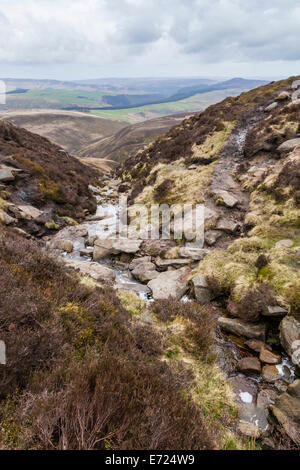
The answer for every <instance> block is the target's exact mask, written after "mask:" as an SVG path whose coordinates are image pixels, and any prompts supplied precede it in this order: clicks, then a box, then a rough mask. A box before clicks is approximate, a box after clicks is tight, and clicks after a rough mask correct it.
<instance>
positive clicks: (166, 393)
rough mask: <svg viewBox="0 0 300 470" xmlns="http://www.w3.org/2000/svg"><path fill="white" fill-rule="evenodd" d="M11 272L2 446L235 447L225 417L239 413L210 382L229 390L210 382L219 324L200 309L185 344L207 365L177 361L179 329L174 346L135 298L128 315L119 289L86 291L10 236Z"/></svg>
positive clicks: (6, 235) (3, 286)
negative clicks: (144, 318)
mask: <svg viewBox="0 0 300 470" xmlns="http://www.w3.org/2000/svg"><path fill="white" fill-rule="evenodd" d="M0 263H1V266H0V298H1V301H0V310H1V315H0V319H1V320H0V332H1V339H2V340H4V341H5V343H6V345H7V357H8V363H7V365H6V366H0V375H1V380H0V384H1V385H0V397H1V401H0V417H1V427H0V445H1V448H2V449H19V448H22V449H214V448H219V447H220V446H224V445H225V444H224V435H223V434H222V433H224V430H223V431H222V426H220V420H221V422H224V424H225V422H226V423H227V422H228V419H229V417H230V416H231V418H230V419H232V414H234V413H233V412H232V411H231V409H232V403H230V400H229V403H227V404H226V406H225V407H224V410H223V409H222V406H221V405H220V404H219V397H218V396H217V395H214V393H213V391H212V392H211V393H210V394H209V395H207V389H206V385H207V386H210V385H213V383H216V380H217V382H218V383H219V384H223V385H222V386H223V387H225V383H226V382H225V379H224V378H221V377H219V378H218V379H216V377H215V376H214V375H213V376H210V374H211V373H212V368H213V367H214V366H212V365H211V363H208V362H207V358H208V356H209V355H210V353H209V347H210V344H211V340H212V336H211V335H212V330H213V327H212V323H211V320H210V319H209V317H208V315H207V314H205V313H201V312H197V309H198V306H196V307H197V308H196V307H193V308H191V307H187V315H185V314H184V316H186V317H187V318H186V320H185V321H187V322H188V323H189V325H188V328H187V336H186V338H185V339H184V338H182V340H183V341H184V342H185V343H186V344H185V345H182V346H180V347H184V348H185V349H186V351H187V353H186V354H189V355H190V356H193V355H195V354H197V355H198V358H199V359H200V362H199V360H198V362H195V360H194V361H193V362H192V366H189V364H187V363H185V362H184V361H179V360H176V363H174V362H173V361H171V362H170V360H169V359H168V356H170V355H171V353H170V344H171V343H170V342H172V341H173V342H174V341H175V338H176V335H175V331H173V333H172V334H169V333H168V335H167V337H166V336H165V334H163V331H160V329H159V328H156V327H151V326H149V325H145V324H144V323H142V322H140V321H139V320H138V318H139V317H138V313H139V312H141V311H142V310H143V308H144V305H143V304H141V303H140V302H137V303H135V304H134V306H133V307H132V306H131V303H132V302H131V299H130V298H126V296H125V297H123V302H125V305H126V308H124V307H123V306H122V303H121V302H120V300H119V299H118V297H117V296H116V295H114V294H113V293H112V291H111V288H99V287H95V286H94V285H90V284H88V285H84V284H83V283H80V282H79V280H77V277H75V274H74V273H73V272H72V271H70V272H69V273H66V272H65V268H63V267H62V266H60V265H58V264H56V263H55V262H54V261H52V260H51V259H49V258H48V257H46V256H45V255H44V254H43V253H42V252H41V251H40V250H39V249H38V248H37V246H36V244H35V243H33V242H29V241H26V240H24V239H22V238H19V237H18V236H17V235H15V234H13V233H10V232H9V231H2V232H1V239H0ZM169 308H172V309H173V306H170V307H169ZM174 308H176V309H177V310H176V311H177V313H179V310H178V308H179V305H177V306H175V307H174ZM189 309H190V311H189ZM198 314H201V321H200V318H198ZM132 315H133V316H132ZM180 318H182V315H181V317H180ZM203 320H204V321H203ZM176 321H177V322H179V323H180V321H181V320H180V319H179V317H176V319H175V323H176ZM175 323H174V324H175ZM194 327H195V328H196V329H194ZM176 341H181V339H180V337H179V336H178V337H177V339H176ZM174 346H175V344H173V346H172V347H174ZM178 347H179V346H178ZM204 353H205V354H204ZM164 357H165V358H166V360H163V358H164ZM20 358H21V359H22V360H20ZM211 360H212V359H210V361H211ZM195 364H197V370H196V369H195V367H196V365H195ZM201 377H202V379H201V380H200V378H201ZM205 384H206V385H205ZM188 390H193V391H194V393H195V394H196V395H197V400H196V399H195V397H193V396H192V395H191V394H190V393H187V391H188ZM215 392H216V393H218V394H219V393H220V390H218V391H217V390H215ZM202 398H203V403H202ZM222 400H223V401H222V402H221V404H222V403H223V405H224V402H226V400H227V398H226V394H225V395H224V397H223V399H222ZM213 415H215V416H213ZM222 420H223V421H222Z"/></svg>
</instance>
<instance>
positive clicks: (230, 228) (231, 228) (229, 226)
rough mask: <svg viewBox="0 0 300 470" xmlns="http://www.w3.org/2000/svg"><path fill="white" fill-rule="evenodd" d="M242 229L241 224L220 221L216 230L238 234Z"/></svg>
mask: <svg viewBox="0 0 300 470" xmlns="http://www.w3.org/2000/svg"><path fill="white" fill-rule="evenodd" d="M239 227H240V224H238V223H237V222H234V220H230V219H224V218H222V219H221V220H219V222H218V224H217V226H216V229H217V230H221V231H222V232H226V233H236V232H237V231H238V229H239Z"/></svg>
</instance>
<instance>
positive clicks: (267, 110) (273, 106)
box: [265, 101, 278, 113]
mask: <svg viewBox="0 0 300 470" xmlns="http://www.w3.org/2000/svg"><path fill="white" fill-rule="evenodd" d="M277 106H278V103H276V102H275V101H274V103H271V104H269V106H267V107H266V108H265V112H266V113H268V112H269V111H273V109H275V108H277Z"/></svg>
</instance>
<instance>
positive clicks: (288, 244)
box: [275, 239, 294, 248]
mask: <svg viewBox="0 0 300 470" xmlns="http://www.w3.org/2000/svg"><path fill="white" fill-rule="evenodd" d="M293 245H294V242H293V240H289V239H287V240H280V241H279V242H277V243H276V245H275V248H291V247H292V246H293Z"/></svg>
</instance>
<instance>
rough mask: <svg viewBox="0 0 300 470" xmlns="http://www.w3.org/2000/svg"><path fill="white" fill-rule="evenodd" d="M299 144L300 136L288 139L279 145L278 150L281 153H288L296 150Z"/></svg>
mask: <svg viewBox="0 0 300 470" xmlns="http://www.w3.org/2000/svg"><path fill="white" fill-rule="evenodd" d="M298 145H300V138H297V139H290V140H286V141H285V142H283V144H281V145H279V147H278V148H277V150H278V152H279V153H287V152H291V151H292V150H294V149H295V148H296V147H297V146H298Z"/></svg>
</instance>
